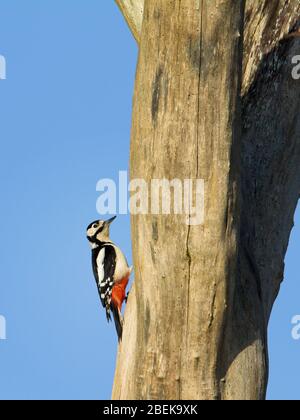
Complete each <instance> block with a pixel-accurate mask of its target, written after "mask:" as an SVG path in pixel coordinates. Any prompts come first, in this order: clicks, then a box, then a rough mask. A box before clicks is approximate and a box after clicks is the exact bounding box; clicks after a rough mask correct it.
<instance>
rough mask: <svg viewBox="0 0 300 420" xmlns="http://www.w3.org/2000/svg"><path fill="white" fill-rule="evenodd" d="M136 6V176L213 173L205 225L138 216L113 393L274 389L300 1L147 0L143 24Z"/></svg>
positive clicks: (208, 177)
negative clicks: (270, 331) (270, 338)
mask: <svg viewBox="0 0 300 420" xmlns="http://www.w3.org/2000/svg"><path fill="white" fill-rule="evenodd" d="M117 2H118V3H119V4H120V3H122V0H117ZM130 3H131V7H133V8H132V9H131V14H130V16H131V17H130V19H128V15H129V12H128V13H127V15H126V13H124V15H125V17H126V18H127V20H128V22H129V25H130V27H131V28H132V25H133V23H132V22H134V27H135V28H141V27H142V29H141V32H138V31H136V29H135V30H134V31H136V39H137V40H138V41H139V42H140V54H139V63H138V70H137V78H136V87H135V97H134V109H133V128H132V141H131V177H132V178H143V179H145V180H146V181H148V182H149V183H150V181H151V180H152V179H153V178H160V179H161V178H167V179H174V178H179V179H182V180H183V179H186V178H191V179H199V178H202V179H204V180H205V185H206V187H205V223H204V225H203V226H190V227H189V226H186V224H185V223H184V217H183V216H179V215H177V216H175V215H171V216H170V215H169V216H153V215H139V216H132V241H133V257H134V267H135V285H134V288H133V290H132V292H131V294H130V299H129V302H128V305H127V309H126V313H125V329H124V337H123V341H122V344H121V346H120V349H119V355H118V361H117V368H116V376H115V383H114V389H113V398H114V399H225V400H226V399H227V400H228V399H263V398H264V397H265V393H266V384H267V377H268V354H267V325H268V320H269V316H270V312H271V309H272V305H273V303H274V300H275V299H276V296H277V293H278V290H279V287H280V283H281V281H282V278H283V266H284V264H283V261H284V256H285V252H286V249H287V245H288V239H289V235H290V231H291V228H292V225H293V215H294V211H295V207H296V204H297V200H298V197H299V190H300V171H299V167H300V137H299V135H300V120H299V118H298V119H297V110H298V109H299V105H300V95H299V93H300V82H299V81H296V80H293V78H292V76H291V72H292V64H291V63H292V60H291V59H292V57H293V56H294V55H296V54H299V52H300V50H299V48H300V41H299V39H297V38H293V37H289V38H286V37H285V36H286V35H287V34H288V33H289V32H290V31H292V30H293V29H294V30H295V29H296V26H295V24H296V22H297V18H298V16H299V12H300V5H299V2H298V0H297V1H294V0H290V1H284V0H272V1H267V0H265V1H261V2H258V1H256V0H248V1H247V2H246V12H245V15H244V2H243V1H239V2H236V1H234V0H225V1H221V0H211V1H205V0H199V1H196V0H174V1H172V2H169V1H165V0H145V4H144V12H143V16H144V17H143V24H142V21H141V19H142V18H141V16H142V14H141V9H140V6H141V2H140V1H138V2H137V3H136V4H139V7H138V8H137V9H134V0H131V2H130ZM124 7H125V8H126V1H125V0H124V1H123V11H124ZM138 10H139V11H138ZM127 11H128V9H127ZM244 23H245V42H244V47H243V43H242V39H243V36H242V35H243V28H244ZM134 31H133V32H134ZM242 54H243V58H244V65H243V66H242ZM241 82H242V101H240V100H239V98H240V94H241Z"/></svg>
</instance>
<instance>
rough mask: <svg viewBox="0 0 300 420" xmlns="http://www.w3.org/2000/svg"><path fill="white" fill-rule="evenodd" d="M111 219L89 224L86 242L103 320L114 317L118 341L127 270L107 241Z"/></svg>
mask: <svg viewBox="0 0 300 420" xmlns="http://www.w3.org/2000/svg"><path fill="white" fill-rule="evenodd" d="M114 219H115V217H113V218H111V219H109V220H107V221H103V220H98V221H95V222H93V223H91V224H90V225H89V226H88V228H87V239H88V240H89V242H90V244H91V247H92V267H93V273H94V277H95V280H96V283H97V288H98V292H99V296H100V300H101V303H102V306H103V307H104V308H105V310H106V318H107V320H108V321H110V320H111V312H112V314H113V317H114V321H115V325H116V330H117V334H118V337H119V340H120V339H121V337H122V329H123V318H122V315H121V307H122V303H123V301H124V299H125V296H126V295H125V290H126V286H127V284H128V280H129V276H130V273H131V270H132V269H131V268H130V267H129V266H128V263H127V260H126V258H125V256H124V254H123V253H122V251H121V250H120V248H119V247H117V246H116V245H115V244H114V243H113V242H112V241H111V240H110V238H109V226H110V224H111V222H112V221H113V220H114Z"/></svg>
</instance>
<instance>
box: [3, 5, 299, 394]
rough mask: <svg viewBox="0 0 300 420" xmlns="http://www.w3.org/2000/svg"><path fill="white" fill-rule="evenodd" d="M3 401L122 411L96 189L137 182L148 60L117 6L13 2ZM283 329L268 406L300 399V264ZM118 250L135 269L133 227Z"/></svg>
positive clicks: (275, 341)
mask: <svg viewBox="0 0 300 420" xmlns="http://www.w3.org/2000/svg"><path fill="white" fill-rule="evenodd" d="M0 54H1V55H4V56H5V57H6V60H7V80H6V81H1V80H0V114H1V125H0V130H1V133H0V135H1V157H0V159H1V165H0V183H1V193H2V200H1V209H0V212H1V218H0V224H1V237H2V240H1V244H0V246H1V264H0V278H1V280H0V315H4V316H5V317H6V320H7V340H6V341H0V372H1V375H0V398H1V399H15V398H20V399H50V398H54V399H104V398H109V397H110V392H111V386H112V381H113V372H114V364H115V353H116V336H115V331H114V329H113V328H112V327H110V328H108V326H107V324H106V320H105V316H104V313H103V311H102V309H101V308H100V305H99V300H98V296H97V292H96V289H95V284H94V281H93V277H92V274H91V267H90V250H89V248H88V245H87V243H86V240H85V228H86V225H87V224H88V223H89V222H90V221H91V220H93V219H94V218H96V217H97V213H96V209H95V204H96V199H97V197H98V194H97V192H96V190H95V187H96V182H97V181H98V180H99V179H100V178H117V176H118V171H119V170H126V169H127V168H128V152H129V136H130V123H131V100H132V94H133V83H134V75H135V66H136V57H137V48H136V45H135V42H134V40H133V38H132V36H131V34H130V33H129V31H128V30H127V28H126V25H125V24H124V22H123V19H122V17H121V16H120V13H119V11H118V9H117V7H116V6H115V4H114V1H113V0H105V1H99V0H88V1H83V0H60V1H58V0H44V1H43V2H41V1H40V0H28V1H26V2H25V1H23V0H2V1H1V7H0ZM296 222H297V224H298V226H297V228H296V229H295V230H294V233H293V239H292V242H291V246H290V250H289V255H288V258H287V272H286V274H287V275H286V281H285V283H284V286H283V288H282V291H281V295H280V298H279V299H278V302H277V304H276V307H275V310H274V313H273V317H272V322H271V328H270V358H271V376H270V386H269V398H287V399H288V398H291V399H292V398H293V399H299V397H300V366H299V363H298V355H299V352H300V341H299V342H295V341H293V340H292V338H291V323H290V320H291V318H292V317H293V316H294V315H295V314H300V302H299V283H298V280H299V279H298V267H297V254H298V253H299V251H298V249H299V245H300V241H299V229H300V227H299V225H300V214H299V212H298V216H297V218H296ZM112 236H113V238H114V239H115V240H116V241H117V242H118V243H119V244H120V245H121V247H122V248H123V249H124V251H125V253H126V254H127V256H128V258H129V260H131V249H130V228H129V217H128V216H119V217H118V219H117V221H116V222H114V226H113V229H112Z"/></svg>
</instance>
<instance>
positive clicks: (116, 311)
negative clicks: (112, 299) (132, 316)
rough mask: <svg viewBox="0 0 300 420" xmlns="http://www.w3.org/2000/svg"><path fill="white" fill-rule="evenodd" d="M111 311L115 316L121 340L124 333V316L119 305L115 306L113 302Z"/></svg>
mask: <svg viewBox="0 0 300 420" xmlns="http://www.w3.org/2000/svg"><path fill="white" fill-rule="evenodd" d="M111 311H112V314H113V317H114V321H115V326H116V330H117V334H118V339H119V341H121V340H122V333H123V317H122V314H121V311H120V309H119V308H118V307H117V306H115V305H114V304H113V303H111Z"/></svg>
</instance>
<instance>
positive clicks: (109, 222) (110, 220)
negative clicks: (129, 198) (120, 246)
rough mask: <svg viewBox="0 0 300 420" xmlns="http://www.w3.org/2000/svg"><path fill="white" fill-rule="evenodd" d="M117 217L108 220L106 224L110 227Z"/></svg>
mask: <svg viewBox="0 0 300 420" xmlns="http://www.w3.org/2000/svg"><path fill="white" fill-rule="evenodd" d="M116 217H117V216H114V217H112V218H111V219H108V220H107V221H106V222H105V223H106V224H107V225H110V224H111V223H112V222H113V221H114V220H115V219H116Z"/></svg>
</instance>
